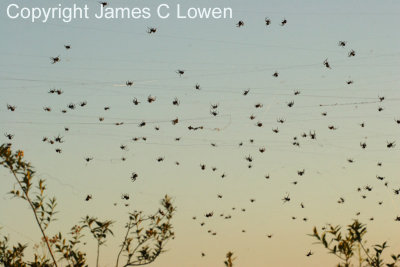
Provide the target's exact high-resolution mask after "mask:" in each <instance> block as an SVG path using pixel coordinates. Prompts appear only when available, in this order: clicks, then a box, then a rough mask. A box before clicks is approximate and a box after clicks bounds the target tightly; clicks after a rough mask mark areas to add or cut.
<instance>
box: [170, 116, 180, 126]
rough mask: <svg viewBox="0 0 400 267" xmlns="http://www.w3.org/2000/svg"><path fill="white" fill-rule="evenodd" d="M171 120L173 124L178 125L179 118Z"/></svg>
mask: <svg viewBox="0 0 400 267" xmlns="http://www.w3.org/2000/svg"><path fill="white" fill-rule="evenodd" d="M171 122H172V125H176V124H177V123H178V122H179V119H178V118H176V119H173V120H172V121H171Z"/></svg>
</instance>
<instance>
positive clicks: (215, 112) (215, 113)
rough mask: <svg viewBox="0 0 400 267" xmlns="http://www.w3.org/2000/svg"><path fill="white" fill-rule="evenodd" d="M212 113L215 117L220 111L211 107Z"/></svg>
mask: <svg viewBox="0 0 400 267" xmlns="http://www.w3.org/2000/svg"><path fill="white" fill-rule="evenodd" d="M210 114H211V115H213V116H214V117H215V116H217V115H218V111H217V110H214V109H210Z"/></svg>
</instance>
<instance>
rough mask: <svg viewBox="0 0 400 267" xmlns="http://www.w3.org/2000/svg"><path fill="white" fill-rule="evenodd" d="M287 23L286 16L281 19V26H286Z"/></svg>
mask: <svg viewBox="0 0 400 267" xmlns="http://www.w3.org/2000/svg"><path fill="white" fill-rule="evenodd" d="M286 23H287V20H286V19H285V18H284V19H283V20H282V21H281V26H285V24H286Z"/></svg>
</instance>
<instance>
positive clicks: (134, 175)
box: [131, 172, 139, 182]
mask: <svg viewBox="0 0 400 267" xmlns="http://www.w3.org/2000/svg"><path fill="white" fill-rule="evenodd" d="M138 176H139V175H138V174H137V173H136V172H133V173H132V175H131V180H132V182H134V181H136V179H137V178H138Z"/></svg>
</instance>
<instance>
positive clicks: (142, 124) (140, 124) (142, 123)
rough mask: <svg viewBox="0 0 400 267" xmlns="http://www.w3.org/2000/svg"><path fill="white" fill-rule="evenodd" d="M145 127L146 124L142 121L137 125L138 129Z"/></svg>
mask: <svg viewBox="0 0 400 267" xmlns="http://www.w3.org/2000/svg"><path fill="white" fill-rule="evenodd" d="M145 125H146V122H145V121H142V122H141V123H139V125H138V126H139V127H143V126H145Z"/></svg>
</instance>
